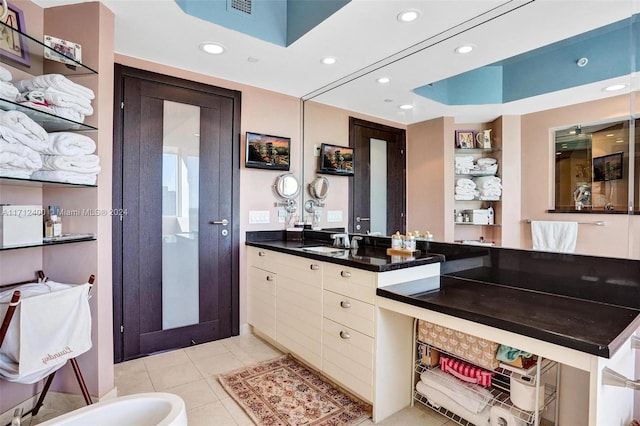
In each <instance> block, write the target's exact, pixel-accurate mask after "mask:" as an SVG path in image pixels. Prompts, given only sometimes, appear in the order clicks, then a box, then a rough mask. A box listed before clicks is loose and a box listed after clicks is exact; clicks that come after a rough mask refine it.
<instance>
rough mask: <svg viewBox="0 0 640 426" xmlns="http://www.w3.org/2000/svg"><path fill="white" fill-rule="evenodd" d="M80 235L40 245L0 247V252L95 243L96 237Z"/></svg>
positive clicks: (44, 242)
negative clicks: (87, 242) (88, 242)
mask: <svg viewBox="0 0 640 426" xmlns="http://www.w3.org/2000/svg"><path fill="white" fill-rule="evenodd" d="M81 235H82V236H77V237H72V236H67V237H63V238H60V239H57V240H51V241H43V242H42V243H31V244H17V245H11V246H3V245H0V251H7V250H19V249H24V248H33V247H49V246H55V245H59V244H71V243H81V242H86V241H96V237H95V235H93V234H90V235H89V234H81Z"/></svg>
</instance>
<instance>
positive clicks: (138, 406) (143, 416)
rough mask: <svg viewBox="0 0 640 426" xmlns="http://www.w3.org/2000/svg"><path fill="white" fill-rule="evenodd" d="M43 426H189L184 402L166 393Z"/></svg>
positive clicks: (113, 402)
mask: <svg viewBox="0 0 640 426" xmlns="http://www.w3.org/2000/svg"><path fill="white" fill-rule="evenodd" d="M40 425H42V426H87V425H92V426H116V425H117V426H133V425H135V426H170V425H171V426H186V425H187V412H186V409H185V405H184V401H183V400H182V398H180V397H179V396H177V395H174V394H171V393H163V392H150V393H139V394H134V395H128V396H121V397H118V398H112V399H108V400H106V401H103V402H98V403H96V404H92V405H88V406H86V407H82V408H78V409H77V410H74V411H71V412H69V413H67V414H63V415H62V416H59V417H56V418H54V419H51V420H47V421H46V422H43V423H40Z"/></svg>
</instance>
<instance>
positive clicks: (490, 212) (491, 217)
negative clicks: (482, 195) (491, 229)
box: [487, 204, 495, 225]
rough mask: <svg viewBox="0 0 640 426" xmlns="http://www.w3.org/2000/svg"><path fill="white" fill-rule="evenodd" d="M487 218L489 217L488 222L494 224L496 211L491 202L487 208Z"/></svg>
mask: <svg viewBox="0 0 640 426" xmlns="http://www.w3.org/2000/svg"><path fill="white" fill-rule="evenodd" d="M487 219H488V221H487V223H488V224H489V225H493V224H494V223H495V216H494V211H493V207H492V206H491V204H489V208H488V209H487Z"/></svg>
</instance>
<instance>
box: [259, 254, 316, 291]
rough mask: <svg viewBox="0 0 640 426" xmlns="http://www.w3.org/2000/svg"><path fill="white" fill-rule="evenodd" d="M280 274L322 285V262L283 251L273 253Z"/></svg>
mask: <svg viewBox="0 0 640 426" xmlns="http://www.w3.org/2000/svg"><path fill="white" fill-rule="evenodd" d="M273 255H275V256H272V257H273V258H274V263H275V265H276V268H277V270H278V274H282V275H286V276H288V277H291V278H295V279H296V280H299V281H300V282H304V283H307V284H310V285H318V286H320V285H322V270H323V267H322V266H323V264H322V262H318V261H317V260H313V259H306V258H304V257H298V256H292V255H288V254H283V253H273Z"/></svg>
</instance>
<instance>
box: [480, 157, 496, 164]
mask: <svg viewBox="0 0 640 426" xmlns="http://www.w3.org/2000/svg"><path fill="white" fill-rule="evenodd" d="M497 162H498V160H496V159H495V158H490V157H483V158H478V160H477V161H476V163H477V164H478V165H479V166H490V165H492V164H496V163H497Z"/></svg>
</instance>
